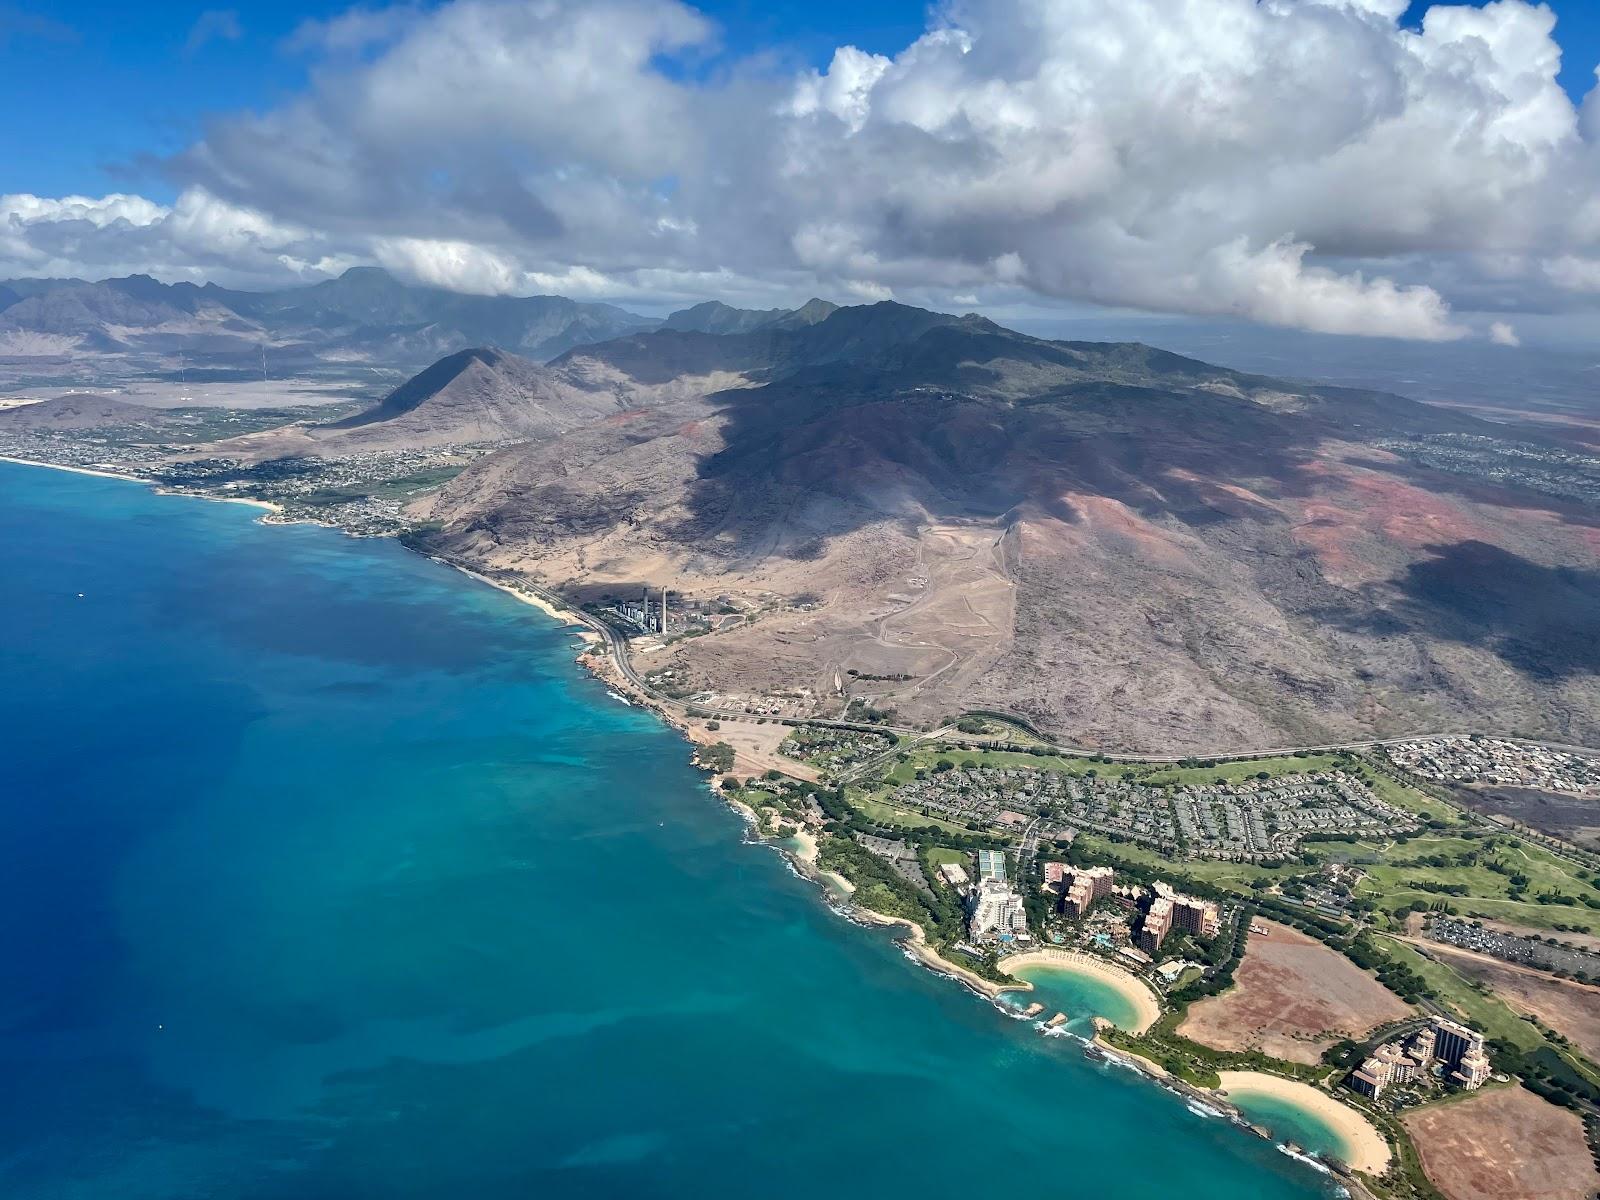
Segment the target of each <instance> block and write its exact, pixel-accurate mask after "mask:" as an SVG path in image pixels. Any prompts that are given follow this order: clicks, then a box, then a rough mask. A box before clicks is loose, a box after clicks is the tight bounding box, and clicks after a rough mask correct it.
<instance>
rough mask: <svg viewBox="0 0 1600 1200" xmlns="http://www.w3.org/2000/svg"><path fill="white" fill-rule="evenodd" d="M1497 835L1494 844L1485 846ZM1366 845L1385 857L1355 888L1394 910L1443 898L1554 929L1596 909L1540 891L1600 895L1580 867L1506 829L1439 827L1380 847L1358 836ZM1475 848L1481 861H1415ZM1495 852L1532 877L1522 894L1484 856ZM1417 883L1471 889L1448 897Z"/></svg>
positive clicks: (1454, 905) (1508, 864)
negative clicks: (1483, 834)
mask: <svg viewBox="0 0 1600 1200" xmlns="http://www.w3.org/2000/svg"><path fill="white" fill-rule="evenodd" d="M1490 840H1493V841H1494V842H1495V843H1497V844H1496V846H1495V847H1494V849H1492V850H1490V849H1487V848H1486V847H1487V844H1488V842H1489V841H1490ZM1359 846H1360V848H1361V849H1365V850H1371V851H1376V852H1377V853H1378V856H1379V859H1380V861H1379V862H1377V863H1375V864H1372V865H1369V866H1367V867H1366V872H1367V873H1366V875H1365V877H1364V878H1363V879H1362V880H1361V883H1360V884H1359V885H1358V886H1357V888H1356V894H1357V895H1359V896H1362V897H1364V898H1368V899H1371V900H1374V901H1376V903H1377V904H1378V906H1379V907H1380V908H1383V909H1394V908H1397V907H1400V906H1401V905H1405V904H1412V905H1416V906H1419V907H1424V908H1426V907H1428V906H1430V905H1432V904H1434V903H1435V902H1438V901H1441V900H1442V901H1444V902H1445V903H1447V904H1449V905H1450V906H1451V907H1452V908H1454V909H1456V910H1457V911H1458V912H1460V913H1463V914H1465V913H1468V912H1480V913H1484V914H1486V915H1489V916H1493V917H1499V918H1501V919H1503V920H1508V921H1520V922H1523V923H1525V924H1530V925H1535V926H1538V927H1539V928H1551V927H1553V926H1554V925H1556V924H1557V923H1561V924H1570V923H1572V922H1573V921H1574V920H1582V919H1583V918H1584V917H1586V916H1588V915H1589V914H1591V913H1593V912H1594V911H1595V910H1594V909H1591V908H1589V907H1587V906H1585V905H1580V906H1577V907H1574V906H1569V905H1564V904H1551V903H1542V904H1541V903H1540V902H1539V901H1538V899H1537V897H1538V895H1539V894H1540V893H1551V894H1561V895H1566V896H1572V897H1574V898H1576V899H1578V900H1579V901H1582V900H1585V899H1588V898H1595V899H1600V890H1597V889H1596V888H1595V887H1594V886H1593V885H1592V884H1591V883H1589V882H1588V881H1587V879H1585V878H1584V877H1583V876H1582V875H1580V874H1579V873H1578V868H1577V867H1575V866H1574V865H1573V864H1572V863H1569V862H1567V861H1566V860H1565V859H1562V858H1558V857H1557V856H1556V855H1554V854H1551V853H1550V852H1549V851H1547V850H1543V849H1541V848H1539V847H1537V846H1532V845H1529V844H1528V843H1526V842H1522V841H1520V840H1517V839H1513V838H1511V837H1509V836H1505V835H1496V836H1494V837H1493V838H1492V839H1490V838H1465V837H1456V836H1451V835H1449V834H1434V835H1428V836H1425V837H1416V838H1412V839H1411V840H1410V841H1408V842H1395V843H1391V844H1389V845H1387V846H1383V847H1379V846H1376V845H1374V844H1373V843H1360V844H1359ZM1474 851H1476V852H1477V853H1478V855H1479V861H1478V862H1477V863H1476V864H1474V865H1471V866H1464V865H1458V864H1454V863H1452V865H1449V866H1442V867H1441V866H1427V865H1414V860H1417V859H1422V858H1431V857H1434V856H1443V857H1445V858H1449V859H1455V858H1457V857H1459V856H1460V855H1463V854H1467V853H1471V852H1474ZM1490 859H1493V860H1498V861H1499V862H1501V863H1503V864H1505V866H1506V867H1507V868H1508V869H1509V870H1511V871H1515V872H1518V873H1520V874H1522V875H1525V876H1527V879H1528V886H1527V889H1526V893H1525V895H1524V896H1523V897H1522V898H1520V899H1519V898H1517V897H1515V896H1514V895H1513V894H1512V880H1511V877H1510V876H1509V875H1506V874H1502V873H1500V872H1497V871H1492V870H1490V869H1489V867H1488V866H1486V865H1485V862H1486V861H1488V860H1490ZM1418 884H1434V885H1440V886H1460V887H1465V888H1466V889H1467V892H1468V894H1467V895H1465V896H1450V895H1446V894H1443V893H1439V892H1434V891H1430V890H1429V889H1428V888H1427V887H1419V886H1417V885H1418Z"/></svg>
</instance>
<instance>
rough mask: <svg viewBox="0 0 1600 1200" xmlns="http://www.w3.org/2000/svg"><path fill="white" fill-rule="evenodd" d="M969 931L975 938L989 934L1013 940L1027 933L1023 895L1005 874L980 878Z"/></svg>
mask: <svg viewBox="0 0 1600 1200" xmlns="http://www.w3.org/2000/svg"><path fill="white" fill-rule="evenodd" d="M980 871H981V868H980ZM967 935H968V936H969V937H970V938H972V939H973V940H974V941H978V940H982V939H984V938H988V937H997V938H1000V939H1001V940H1002V941H1010V940H1011V939H1012V938H1017V937H1027V936H1028V914H1027V911H1026V910H1025V909H1024V908H1023V906H1022V897H1021V896H1019V895H1017V894H1016V893H1015V892H1014V891H1012V890H1011V887H1010V885H1009V884H1007V883H1006V881H1005V879H1004V878H1001V879H995V878H994V877H992V876H982V877H981V878H979V880H978V887H977V890H976V891H974V892H973V893H972V907H971V910H970V912H969V913H968V916H967Z"/></svg>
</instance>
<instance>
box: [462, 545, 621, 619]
mask: <svg viewBox="0 0 1600 1200" xmlns="http://www.w3.org/2000/svg"><path fill="white" fill-rule="evenodd" d="M433 561H434V562H438V563H443V564H444V565H445V566H447V567H454V568H455V569H456V570H458V571H460V572H461V573H462V574H463V575H470V576H472V578H474V579H476V580H477V581H478V582H479V583H487V584H488V585H489V586H490V587H492V588H494V589H496V590H497V591H501V592H504V593H505V594H506V595H508V596H514V597H516V598H517V599H518V600H521V601H522V602H523V603H524V604H531V605H533V607H535V608H537V609H538V610H539V611H540V612H542V613H544V614H546V615H547V616H551V617H554V618H555V619H556V620H558V621H564V622H565V623H567V624H568V625H582V626H584V627H585V628H586V630H587V634H588V637H589V638H598V637H599V636H600V635H599V634H598V633H596V632H595V631H594V630H593V629H588V625H589V620H590V619H589V618H588V617H583V616H579V615H578V614H577V613H575V612H572V611H570V610H569V609H565V608H557V607H556V606H555V605H554V604H551V603H550V601H548V600H546V599H545V598H544V597H543V596H536V595H534V594H533V593H532V592H525V591H523V590H522V589H521V588H516V587H512V586H511V585H510V584H509V583H501V582H500V581H499V580H498V579H490V578H489V577H488V576H487V575H480V574H478V572H476V571H474V570H472V569H471V568H470V567H463V566H462V565H461V564H460V563H455V562H451V561H449V560H448V559H444V558H435V559H434V560H433Z"/></svg>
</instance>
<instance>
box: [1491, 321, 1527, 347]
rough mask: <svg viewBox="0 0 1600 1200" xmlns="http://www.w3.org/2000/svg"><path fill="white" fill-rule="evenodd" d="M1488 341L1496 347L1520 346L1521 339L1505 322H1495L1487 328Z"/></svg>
mask: <svg viewBox="0 0 1600 1200" xmlns="http://www.w3.org/2000/svg"><path fill="white" fill-rule="evenodd" d="M1489 340H1490V341H1491V342H1493V343H1494V344H1495V345H1496V346H1520V345H1522V339H1521V338H1519V337H1518V336H1517V331H1516V330H1515V329H1513V328H1512V327H1511V326H1510V325H1509V324H1507V323H1506V322H1505V321H1495V322H1493V323H1491V324H1490V326H1489Z"/></svg>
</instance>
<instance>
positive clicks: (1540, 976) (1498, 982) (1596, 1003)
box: [1428, 942, 1600, 1188]
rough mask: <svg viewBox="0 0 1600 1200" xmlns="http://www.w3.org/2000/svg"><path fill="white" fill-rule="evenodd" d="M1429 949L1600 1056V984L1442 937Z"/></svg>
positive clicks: (1593, 1057) (1594, 1056)
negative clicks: (1442, 941) (1444, 943)
mask: <svg viewBox="0 0 1600 1200" xmlns="http://www.w3.org/2000/svg"><path fill="white" fill-rule="evenodd" d="M1428 953H1429V954H1432V955H1436V956H1437V957H1438V958H1440V959H1441V960H1443V961H1444V962H1446V963H1448V964H1449V965H1450V966H1451V967H1452V968H1454V969H1455V970H1456V971H1458V972H1460V973H1461V974H1462V975H1465V976H1466V977H1467V978H1468V979H1472V980H1477V981H1480V982H1482V983H1486V984H1488V985H1489V987H1490V988H1492V989H1493V990H1494V993H1495V995H1497V996H1499V997H1500V998H1501V999H1502V1000H1504V1001H1505V1002H1506V1003H1507V1004H1509V1005H1510V1006H1511V1007H1512V1008H1514V1009H1515V1010H1516V1011H1517V1012H1519V1013H1528V1014H1531V1015H1533V1016H1535V1017H1538V1018H1539V1020H1541V1021H1543V1022H1544V1023H1545V1024H1546V1025H1548V1026H1550V1028H1551V1029H1554V1030H1555V1031H1556V1032H1557V1033H1560V1034H1563V1035H1565V1036H1566V1037H1568V1038H1571V1039H1572V1043H1573V1045H1575V1046H1577V1047H1578V1049H1579V1050H1580V1051H1581V1052H1582V1053H1583V1054H1584V1055H1585V1056H1586V1057H1588V1058H1589V1059H1591V1060H1600V987H1591V986H1589V985H1588V984H1583V983H1577V982H1574V981H1573V980H1570V979H1557V978H1556V977H1555V976H1553V975H1549V974H1546V973H1545V972H1543V971H1535V970H1533V969H1532V968H1530V967H1521V966H1517V965H1515V964H1514V963H1506V962H1501V961H1500V960H1498V959H1494V958H1490V957H1489V956H1488V955H1484V954H1474V953H1472V952H1471V951H1468V950H1455V949H1451V948H1450V947H1447V946H1441V945H1439V944H1438V943H1436V942H1430V943H1428ZM1597 1188H1600V1185H1597Z"/></svg>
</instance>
